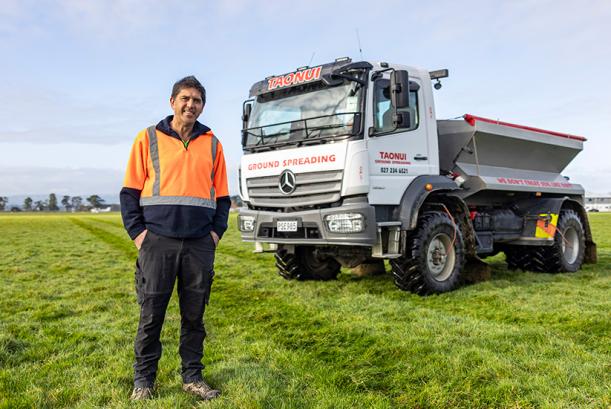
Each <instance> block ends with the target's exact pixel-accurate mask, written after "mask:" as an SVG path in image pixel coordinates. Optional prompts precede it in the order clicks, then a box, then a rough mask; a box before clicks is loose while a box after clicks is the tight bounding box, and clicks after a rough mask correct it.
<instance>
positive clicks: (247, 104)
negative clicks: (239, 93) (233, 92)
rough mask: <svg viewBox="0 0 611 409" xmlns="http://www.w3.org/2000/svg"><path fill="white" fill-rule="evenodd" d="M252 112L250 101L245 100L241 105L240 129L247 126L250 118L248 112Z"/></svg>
mask: <svg viewBox="0 0 611 409" xmlns="http://www.w3.org/2000/svg"><path fill="white" fill-rule="evenodd" d="M251 112H252V101H245V102H244V105H242V129H246V128H247V127H248V120H249V119H250V113H251Z"/></svg>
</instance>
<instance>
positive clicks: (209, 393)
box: [182, 381, 221, 400]
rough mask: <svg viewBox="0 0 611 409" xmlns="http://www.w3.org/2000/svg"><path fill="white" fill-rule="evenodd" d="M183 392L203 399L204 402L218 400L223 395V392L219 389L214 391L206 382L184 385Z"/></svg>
mask: <svg viewBox="0 0 611 409" xmlns="http://www.w3.org/2000/svg"><path fill="white" fill-rule="evenodd" d="M182 390H183V391H185V392H189V393H190V394H192V395H195V396H197V397H200V398H202V399H203V400H210V399H214V398H218V397H219V396H220V395H221V391H219V390H218V389H212V388H211V387H210V386H209V385H208V384H207V383H206V382H204V381H196V382H191V383H183V384H182Z"/></svg>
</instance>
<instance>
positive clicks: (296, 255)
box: [238, 58, 591, 293]
mask: <svg viewBox="0 0 611 409" xmlns="http://www.w3.org/2000/svg"><path fill="white" fill-rule="evenodd" d="M447 75H448V72H447V70H439V71H432V72H429V71H426V70H423V69H419V68H416V67H410V66H404V65H397V64H389V63H386V62H368V61H360V62H352V61H351V60H350V59H348V58H342V59H337V60H336V61H334V62H332V63H329V64H323V65H319V66H315V67H301V68H298V69H297V70H295V71H293V72H290V73H287V74H283V75H277V76H276V75H275V76H270V77H268V78H266V79H265V80H263V81H259V82H257V83H255V84H254V85H253V86H252V88H251V90H250V98H249V99H248V100H246V101H245V102H244V105H243V117H242V120H243V130H242V146H243V151H244V155H243V157H242V159H241V164H240V172H239V179H240V195H241V197H242V200H243V202H244V204H245V206H244V207H243V208H241V209H240V214H239V217H238V225H239V229H240V231H241V235H242V239H243V240H244V241H248V242H253V243H255V246H256V251H272V252H275V253H276V260H277V263H276V265H277V268H278V272H279V273H280V275H281V276H283V277H284V278H287V279H332V278H335V277H336V276H337V274H338V272H339V268H340V266H344V267H356V266H358V265H363V264H368V263H375V262H378V263H379V262H380V261H381V260H384V259H387V260H390V261H391V263H390V264H391V266H392V269H393V276H394V278H395V283H396V284H397V286H398V287H399V288H401V289H408V290H410V291H415V292H418V293H428V292H442V291H448V290H451V289H454V288H455V287H457V286H458V285H459V284H460V282H461V281H462V280H461V278H460V275H461V271H462V269H463V266H464V264H465V262H466V260H467V258H468V256H471V257H472V258H477V257H478V255H485V254H492V253H493V252H495V251H499V249H502V248H503V245H506V246H512V244H511V243H512V240H514V241H515V243H519V242H520V241H519V240H520V239H524V238H525V237H524V231H525V227H524V226H523V224H524V223H525V220H526V219H525V217H524V216H525V215H526V214H521V213H524V212H522V211H521V210H518V211H516V210H515V209H514V210H509V209H511V208H512V206H513V208H515V206H516V204H517V203H522V202H524V201H525V200H526V202H528V200H534V201H535V202H537V199H536V198H535V197H534V196H533V197H532V198H531V192H529V191H526V192H524V191H522V190H523V189H517V190H518V191H517V192H515V191H513V190H515V189H513V190H512V191H511V193H513V194H514V198H513V199H511V198H508V197H506V195H505V194H504V193H498V194H497V193H496V192H497V189H500V190H502V186H501V187H500V188H499V187H498V186H496V185H495V182H494V181H492V182H491V181H490V180H488V179H486V177H492V178H494V177H496V176H495V175H496V174H495V173H494V172H497V171H499V169H497V168H498V167H496V168H495V167H494V166H491V169H489V170H490V172H491V173H490V175H482V174H480V173H478V174H471V173H472V172H471V173H469V172H470V169H471V168H469V167H468V166H466V165H464V166H462V167H461V164H462V163H463V162H460V161H459V159H460V158H463V157H464V156H465V155H469V154H470V155H471V156H473V155H475V156H476V157H477V154H476V153H475V154H474V148H475V146H473V145H474V144H475V143H476V136H475V135H476V134H477V132H476V126H471V128H473V129H471V128H466V131H465V129H463V128H462V126H463V125H464V122H465V121H462V120H461V121H460V123H459V124H455V122H451V123H450V124H448V123H445V122H444V121H439V122H438V121H437V120H436V116H435V105H434V98H433V86H432V83H431V81H437V84H438V83H439V79H440V78H444V77H447ZM437 84H436V86H435V88H437ZM472 118H473V117H471V119H472ZM438 126H442V127H443V128H444V129H449V130H448V131H444V132H442V133H443V135H441V134H440V129H438ZM467 126H468V124H467ZM503 129H504V128H503ZM503 129H500V128H499V130H500V131H502V130H503ZM468 131H473V134H472V135H471V136H469V135H470V134H468ZM494 131H495V132H493V134H494V135H495V136H498V135H496V129H494ZM500 131H499V132H500ZM454 134H456V135H457V136H456V137H454V136H452V135H454ZM448 135H450V136H448ZM461 135H462V136H464V135H466V139H464V138H463V139H464V140H463V139H461ZM483 135H484V134H481V135H478V137H479V138H484V136H483ZM448 137H449V138H451V142H450V143H447V142H444V143H445V145H447V146H448V147H449V148H448V149H446V148H444V146H445V145H443V144H442V146H440V141H447V138H448ZM500 137H502V138H505V139H503V140H506V138H507V137H509V136H508V135H505V134H502V132H500ZM444 138H445V139H444ZM518 139H519V138H518ZM483 140H484V141H485V139H483ZM454 141H460V143H459V142H456V143H454ZM573 142H575V141H571V143H572V144H571V143H569V144H568V145H567V146H564V147H563V148H562V149H564V151H566V155H565V156H566V157H567V158H569V160H570V159H571V158H572V156H571V155H573V156H574V154H576V153H575V152H578V151H579V150H580V149H581V148H580V146H581V145H579V144H578V143H577V142H575V143H573ZM520 143H522V142H518V145H515V144H514V146H516V149H519V148H520V146H521V145H519V144H520ZM559 149H560V148H559ZM564 151H563V152H564ZM465 152H466V153H465ZM469 152H470V153H469ZM452 155H455V157H451V156H452ZM448 157H451V158H450V160H448V159H447V158H448ZM469 160H471V159H469V158H467V159H465V163H467V162H469ZM476 162H477V166H478V167H479V164H480V158H476ZM529 163H530V162H529ZM567 163H568V162H567ZM492 165H494V163H492ZM525 166H526V167H528V166H529V165H525ZM463 168H465V169H467V171H465V170H464V169H463ZM492 168H494V169H492ZM478 169H479V168H478ZM486 169H488V168H486ZM526 171H528V169H526ZM478 172H479V170H478ZM517 172H518V173H519V172H524V169H519V170H517ZM520 174H522V173H520ZM538 177H541V178H543V179H545V178H551V179H550V180H556V179H558V178H559V177H561V176H560V175H559V174H558V172H548V173H546V174H543V173H541V174H540V175H539V174H538ZM480 180H485V181H488V184H487V185H486V184H485V183H483V184H482V183H480V184H479V185H478V184H477V182H478V181H480ZM491 180H492V179H491ZM562 180H564V179H562ZM469 183H471V185H472V186H473V187H471V188H467V187H466V186H467V185H469ZM499 183H500V182H499ZM550 183H551V182H550ZM550 189H551V188H550ZM539 190H545V189H539ZM548 190H549V189H548ZM539 193H541V192H539ZM516 194H517V197H516V196H515V195H516ZM544 196H545V197H546V198H548V199H552V198H555V199H556V200H555V201H554V200H552V202H554V204H553V207H554V208H553V209H551V208H550V209H547V208H546V209H537V210H536V212H540V213H539V214H542V213H543V212H544V211H545V210H548V211H549V212H551V211H554V212H556V213H555V214H559V212H560V208H561V207H562V204H563V203H564V201H565V200H569V199H570V200H572V201H573V202H574V204H571V206H577V207H579V198H580V197H583V190H582V189H581V190H580V187H579V186H576V185H575V186H574V187H573V186H571V187H566V186H565V187H564V190H563V188H558V189H557V190H556V191H553V189H551V190H549V192H547V193H546V195H544ZM562 197H564V198H565V199H563V200H560V198H562ZM486 200H489V202H490V203H489V204H488V203H487V202H486ZM573 202H571V203H573ZM530 204H532V203H530V202H528V205H524V204H523V203H522V204H521V206H522V207H524V206H526V207H528V206H529V205H530ZM550 206H552V205H550ZM558 206H560V207H558ZM557 207H558V208H557ZM499 210H507V211H511V212H513V213H512V214H513V215H514V216H515V217H507V214H504V215H501V216H498V213H499ZM478 211H481V213H482V215H484V214H486V215H488V216H489V215H492V216H491V217H493V219H494V217H501V219H500V220H499V222H500V221H503V222H505V223H509V224H512V223H513V225H514V226H512V227H513V228H514V230H515V231H514V235H513V236H511V235H510V236H507V235H506V236H503V237H504V238H502V237H501V235H500V234H497V235H496V236H495V234H494V233H495V232H494V227H490V225H488V230H486V231H482V232H481V233H478V232H477V231H476V230H475V228H474V222H475V221H476V217H478ZM486 212H488V213H490V214H488V213H486ZM501 213H503V212H502V211H501ZM505 213H506V212H505ZM583 213H585V212H583ZM474 214H475V216H473V215H474ZM550 214H551V213H550ZM580 214H581V213H580ZM533 215H534V213H533V214H529V215H528V216H533ZM535 216H537V215H535ZM479 217H484V216H479ZM537 217H539V216H537ZM579 217H582V216H579ZM586 217H587V216H586ZM535 219H536V218H535ZM535 219H533V220H534V222H535V224H536V220H535ZM529 220H530V219H529ZM478 222H479V220H478ZM431 223H432V224H433V225H435V226H437V227H434V226H433V227H431ZM529 223H530V224H532V223H531V222H530V221H529ZM581 224H582V227H581V230H583V231H582V232H581V233H579V234H581V235H580V236H579V234H578V236H579V237H580V240H581V241H582V242H584V243H585V240H586V239H587V237H586V236H587V234H588V231H589V228H586V227H584V225H587V219H586V220H585V221H581ZM423 229H424V230H426V231H425V232H423V231H422V230H423ZM430 229H432V231H433V232H436V234H434V235H433V236H432V237H429V239H427V240H424V239H423V238H422V237H420V236H421V235H422V234H425V233H427V232H428V233H431V232H430V231H428V230H430ZM484 230H485V229H484ZM444 232H445V233H444ZM497 233H498V232H497ZM429 235H430V234H429ZM479 236H481V237H482V239H481V240H479ZM552 236H553V235H552ZM495 238H497V239H498V240H497V242H496V243H495V241H494V239H495ZM547 239H548V240H547V241H546V242H542V241H539V242H537V245H539V246H548V245H550V243H552V242H553V241H554V237H551V238H550V237H548V238H547ZM423 240H424V241H423ZM503 240H504V241H503ZM535 241H536V240H535ZM535 241H533V243H534V242H535ZM590 241H591V240H590ZM577 242H578V243H577V244H576V245H579V244H580V242H579V240H577ZM495 244H497V245H496V247H495ZM422 246H424V247H426V248H424V247H422ZM421 247H422V248H421ZM582 247H584V248H585V244H582ZM507 248H509V247H507ZM582 250H583V249H582ZM508 251H513V250H508ZM584 251H585V250H584ZM584 251H582V253H584ZM418 252H420V253H422V254H416V253H418ZM580 254H581V253H580ZM578 258H580V259H579V260H577V264H579V265H581V259H582V258H583V257H582V255H580V256H579V257H578ZM414 263H416V264H418V265H417V266H414V265H413V264H414ZM518 267H520V266H518ZM405 269H408V270H414V269H416V270H418V271H419V273H418V274H419V275H418V277H412V275H413V274H412V273H406V272H405ZM410 282H411V283H412V284H410ZM413 282H417V285H413Z"/></svg>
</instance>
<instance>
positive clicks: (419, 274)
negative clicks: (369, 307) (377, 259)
mask: <svg viewBox="0 0 611 409" xmlns="http://www.w3.org/2000/svg"><path fill="white" fill-rule="evenodd" d="M464 263H465V245H464V240H463V236H462V233H461V231H460V228H459V227H458V226H457V225H456V224H454V222H453V221H452V220H451V219H450V217H449V216H448V215H447V214H445V213H442V212H427V213H424V214H423V215H422V217H421V218H420V220H419V222H418V227H417V228H416V230H415V231H414V232H413V233H412V234H410V236H409V237H408V242H407V248H406V250H405V255H404V256H403V257H400V258H398V259H394V260H391V262H390V265H391V267H392V273H393V276H394V280H395V285H396V286H397V287H399V288H400V289H401V290H404V291H411V292H413V293H416V294H421V295H425V294H432V293H443V292H446V291H452V290H454V289H455V288H457V287H458V286H459V285H460V284H461V281H462V280H461V276H460V275H461V271H462V268H463V266H464Z"/></svg>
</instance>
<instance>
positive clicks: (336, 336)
mask: <svg viewBox="0 0 611 409" xmlns="http://www.w3.org/2000/svg"><path fill="white" fill-rule="evenodd" d="M591 224H592V226H593V230H594V235H595V241H596V242H597V243H598V255H599V263H598V264H597V265H588V266H586V267H585V268H584V269H583V270H582V271H580V272H578V273H575V274H560V275H551V274H533V273H525V272H509V271H507V270H506V268H505V264H504V259H503V256H502V255H501V256H497V257H496V258H494V259H492V260H491V261H490V262H491V264H492V267H493V278H492V280H490V281H487V282H483V283H479V284H476V285H472V286H468V287H464V288H462V289H460V290H458V291H455V292H452V293H448V294H443V295H439V296H430V297H425V298H422V297H419V296H415V295H412V294H409V293H404V292H400V291H399V290H397V289H396V288H395V287H394V285H393V283H392V280H391V278H390V276H388V275H386V276H377V277H365V278H360V279H359V278H353V277H352V276H351V275H350V274H349V272H348V271H345V272H343V273H342V274H341V275H340V277H339V279H338V280H337V281H334V282H287V281H284V280H282V279H281V278H279V277H277V276H276V274H275V269H274V265H273V258H272V255H270V254H266V255H254V254H252V251H251V250H252V245H248V244H244V243H241V241H240V239H239V235H238V233H237V231H236V227H235V217H232V219H231V226H230V229H229V231H228V233H227V234H226V236H225V238H224V239H223V241H222V242H221V244H220V248H219V251H218V252H217V263H216V271H217V278H216V280H215V284H214V289H213V294H212V297H211V301H210V305H209V307H208V310H207V312H206V328H207V331H208V338H207V340H206V357H205V362H206V364H207V367H206V377H207V378H208V379H209V380H210V382H211V383H212V384H214V385H215V386H218V387H220V388H221V389H222V391H223V396H222V397H221V398H220V399H218V400H216V401H213V402H209V403H199V402H197V401H196V400H195V399H194V398H191V397H190V396H187V395H185V394H184V393H183V392H182V391H181V389H180V375H179V366H180V363H179V360H178V354H177V350H178V332H179V323H180V319H179V315H178V308H177V303H176V299H175V297H174V298H173V300H172V302H171V306H170V310H169V312H168V317H167V321H166V325H165V327H164V331H163V333H162V341H163V342H164V354H163V357H162V359H161V362H160V373H159V377H158V381H157V385H158V394H157V399H156V400H155V401H153V402H152V403H151V404H147V405H146V406H145V405H134V404H131V403H130V402H129V401H128V397H129V394H130V392H131V387H132V366H131V365H132V361H133V352H132V348H133V347H132V342H133V337H134V334H135V330H136V326H137V316H138V309H137V304H136V298H135V293H134V277H133V275H134V261H135V257H136V250H135V248H134V247H133V245H132V243H131V242H130V240H129V238H128V237H127V235H126V234H125V232H124V231H123V229H122V226H121V221H120V217H119V215H116V214H110V215H1V216H0V284H1V287H0V288H1V289H2V293H1V299H0V407H4V408H21V407H23V408H29V407H157V408H168V407H193V406H195V407H198V406H201V407H209V408H369V407H372V408H390V407H422V408H425V407H427V408H428V407H434V408H451V407H465V408H477V407H508V408H523V407H524V408H528V407H549V408H563V407H565V408H573V407H599V408H606V407H609V406H610V405H611V389H610V385H611V320H610V318H611V215H606V214H595V215H592V216H591Z"/></svg>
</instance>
